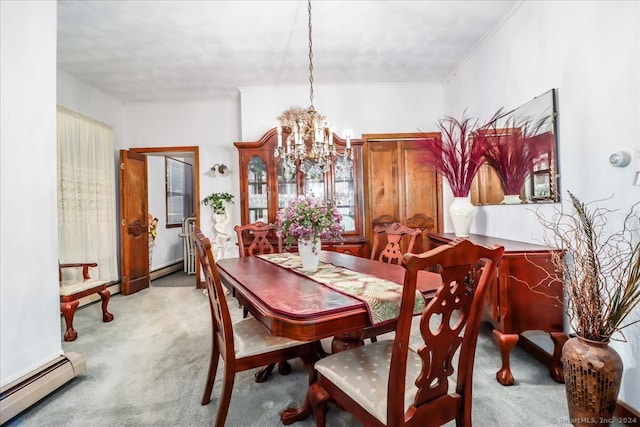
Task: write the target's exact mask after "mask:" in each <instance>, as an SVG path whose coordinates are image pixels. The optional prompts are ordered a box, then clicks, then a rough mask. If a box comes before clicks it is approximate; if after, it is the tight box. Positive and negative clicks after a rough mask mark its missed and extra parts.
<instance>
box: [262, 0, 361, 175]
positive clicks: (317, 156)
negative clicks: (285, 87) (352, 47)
mask: <svg viewBox="0 0 640 427" xmlns="http://www.w3.org/2000/svg"><path fill="white" fill-rule="evenodd" d="M307 9H308V14H309V100H310V101H311V105H310V106H309V108H308V109H306V110H305V109H303V108H300V107H291V108H289V109H288V110H286V111H284V112H283V113H282V114H281V115H280V116H278V127H277V131H278V145H277V147H276V149H275V151H274V156H275V157H281V158H282V160H283V162H284V167H285V169H286V170H290V171H294V170H295V169H296V165H297V168H298V170H299V171H300V172H302V173H304V174H305V175H307V174H311V175H317V174H319V173H324V172H327V171H329V170H330V169H331V163H332V161H333V159H336V167H337V168H339V169H345V168H351V167H352V166H353V150H352V149H351V132H350V131H345V138H346V141H347V147H346V149H345V150H344V152H343V153H338V150H337V149H336V147H335V145H333V133H334V131H333V127H331V126H330V125H329V124H328V123H327V120H326V118H325V116H323V115H321V114H318V112H317V111H316V109H315V108H314V107H313V40H312V38H311V0H308V8H307ZM283 132H284V133H285V134H287V137H286V141H285V142H284V144H283V141H282V134H283ZM305 141H311V151H310V152H309V153H307V147H306V145H305ZM307 160H308V161H307Z"/></svg>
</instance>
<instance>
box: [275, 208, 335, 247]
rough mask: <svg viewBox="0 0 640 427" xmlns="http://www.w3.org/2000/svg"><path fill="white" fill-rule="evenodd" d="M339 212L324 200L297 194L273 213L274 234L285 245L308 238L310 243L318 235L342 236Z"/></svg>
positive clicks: (316, 241)
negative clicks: (280, 238)
mask: <svg viewBox="0 0 640 427" xmlns="http://www.w3.org/2000/svg"><path fill="white" fill-rule="evenodd" d="M341 222H342V215H341V214H340V212H339V211H338V209H337V208H336V207H335V205H333V204H332V203H325V202H321V201H319V200H316V199H314V198H313V195H310V196H307V197H305V196H298V197H297V198H295V199H292V200H291V201H290V202H289V203H287V204H286V205H285V206H284V207H282V209H280V211H278V215H277V217H276V226H277V227H278V230H277V231H276V235H277V236H278V237H282V238H284V239H285V244H286V247H287V248H289V247H291V246H292V245H293V244H294V243H296V241H299V240H302V241H308V242H309V243H311V244H312V245H314V248H315V245H316V244H317V243H319V242H320V239H341V238H342V236H341V233H342V231H343V227H342V224H341Z"/></svg>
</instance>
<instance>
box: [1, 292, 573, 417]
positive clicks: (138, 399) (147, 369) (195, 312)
mask: <svg viewBox="0 0 640 427" xmlns="http://www.w3.org/2000/svg"><path fill="white" fill-rule="evenodd" d="M229 298H230V307H231V308H232V310H233V317H234V319H236V320H237V319H240V317H241V310H240V309H239V308H238V305H237V303H236V302H235V300H233V299H232V298H231V297H229ZM110 311H111V312H112V313H113V314H114V315H115V319H114V321H113V322H110V323H103V322H101V320H100V319H101V316H100V305H99V304H93V305H89V306H87V307H83V308H81V309H79V310H78V312H77V314H76V319H75V322H74V326H75V328H76V330H77V331H78V339H77V340H76V341H75V342H71V343H63V349H64V350H65V351H74V352H77V353H80V354H81V355H83V356H84V357H85V358H86V360H87V370H86V371H85V372H84V373H83V374H81V375H80V376H78V377H77V378H75V379H74V380H72V381H71V382H69V383H67V384H66V385H65V386H63V387H62V388H61V389H59V390H58V391H57V392H55V393H53V394H52V395H50V396H48V397H47V398H45V399H44V400H42V401H40V402H39V403H37V404H36V405H35V406H33V407H32V408H31V409H29V410H27V411H26V412H24V413H22V414H21V415H19V416H18V417H16V418H14V419H13V420H12V421H10V422H9V423H8V424H7V425H9V426H25V427H55V426H61V427H62V426H65V427H67V426H70V427H76V426H77V427H85V426H91V427H102V426H104V427H113V426H132V427H133V426H150V427H151V426H153V427H165V426H166V427H173V426H209V425H211V424H212V423H213V419H214V416H215V413H216V410H217V406H218V399H219V395H220V389H221V384H220V383H221V381H220V377H218V381H216V384H215V388H214V392H213V397H212V400H211V403H209V405H207V406H201V405H200V400H201V398H202V392H203V389H204V382H205V379H206V373H207V367H208V362H209V352H210V345H211V342H210V318H209V306H208V302H207V299H206V297H205V296H204V295H203V293H202V291H201V290H199V289H195V288H193V287H155V286H152V287H151V288H149V289H146V290H143V291H141V292H138V293H136V294H133V295H131V296H126V297H123V296H121V295H115V296H113V297H112V300H111V304H110ZM61 336H62V326H61ZM383 338H384V336H382V337H379V339H383ZM511 364H512V370H513V373H514V376H515V378H516V384H515V386H512V387H503V386H501V385H500V384H498V383H497V382H496V381H495V372H496V370H497V369H498V368H499V366H500V356H499V352H498V350H497V349H496V346H495V345H494V343H493V340H492V337H491V331H490V329H489V328H488V327H485V328H483V329H482V331H481V335H480V337H479V341H478V350H477V357H476V368H475V372H474V389H473V402H474V408H473V419H474V424H475V426H479V427H483V426H504V427H513V426H527V427H528V426H554V425H569V424H568V421H567V404H566V399H565V393H564V385H562V384H557V383H555V382H554V381H553V380H552V379H551V378H550V377H549V374H548V370H547V369H546V368H545V367H544V366H542V365H541V364H540V363H539V362H537V361H536V360H534V359H533V358H532V357H530V356H529V355H528V354H526V353H524V352H523V351H522V350H521V349H520V348H515V349H514V351H513V354H512V359H511ZM292 365H293V372H292V373H291V374H290V375H288V376H284V377H283V376H280V375H278V374H275V375H273V376H272V377H271V378H269V380H268V381H267V382H265V383H262V384H257V383H255V382H254V380H253V374H254V371H247V372H243V373H240V374H238V375H237V376H236V382H235V385H234V392H233V395H232V398H231V406H230V408H229V416H228V418H227V426H234V427H235V426H237V427H246V426H260V427H262V426H277V425H280V420H279V413H280V411H281V410H282V409H284V408H285V407H287V406H290V405H293V406H298V405H299V404H300V403H301V402H302V400H303V397H304V394H305V392H306V388H307V372H306V371H305V369H304V367H303V366H302V364H301V363H299V362H294V363H293V364H292ZM219 369H222V367H221V366H220V367H219ZM219 375H220V373H219ZM295 425H296V426H305V427H308V426H313V425H314V423H313V420H311V419H309V420H306V421H304V422H300V423H298V424H295ZM358 425H359V423H358V422H357V421H356V420H354V419H353V418H352V417H351V415H350V414H348V413H346V412H344V411H342V410H338V409H336V408H335V407H334V408H332V409H331V410H330V412H329V414H328V426H330V427H341V426H358ZM450 425H453V424H451V423H450Z"/></svg>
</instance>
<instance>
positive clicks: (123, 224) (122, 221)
mask: <svg viewBox="0 0 640 427" xmlns="http://www.w3.org/2000/svg"><path fill="white" fill-rule="evenodd" d="M120 225H121V226H123V227H124V226H125V225H127V222H126V221H125V220H124V219H123V220H121V221H120Z"/></svg>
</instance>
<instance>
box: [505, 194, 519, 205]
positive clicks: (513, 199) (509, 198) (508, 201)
mask: <svg viewBox="0 0 640 427" xmlns="http://www.w3.org/2000/svg"><path fill="white" fill-rule="evenodd" d="M520 203H522V200H520V195H519V194H505V195H504V199H502V204H503V205H519V204H520Z"/></svg>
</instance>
